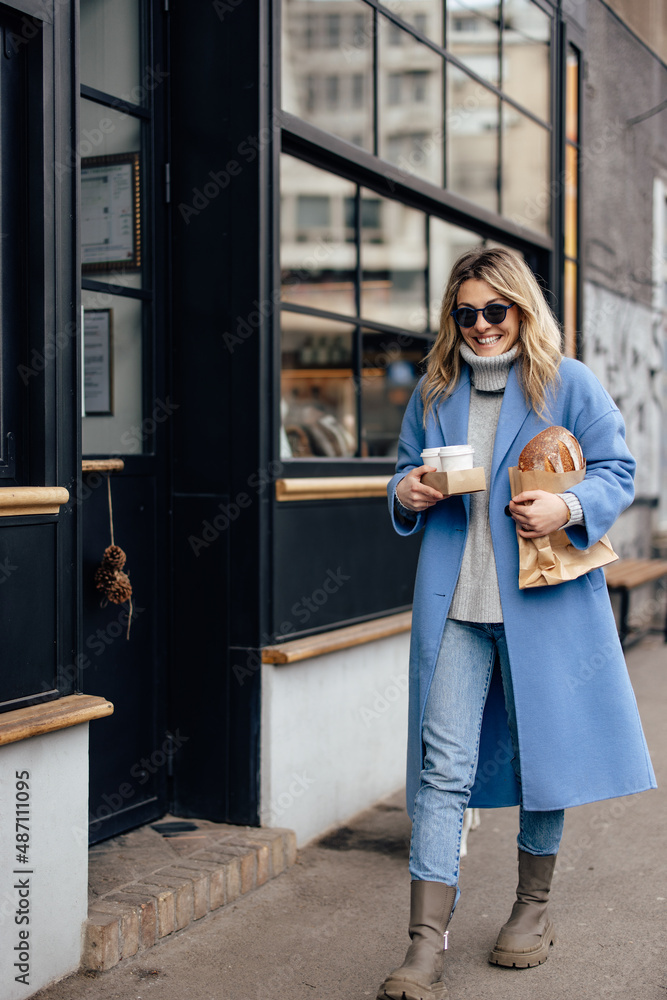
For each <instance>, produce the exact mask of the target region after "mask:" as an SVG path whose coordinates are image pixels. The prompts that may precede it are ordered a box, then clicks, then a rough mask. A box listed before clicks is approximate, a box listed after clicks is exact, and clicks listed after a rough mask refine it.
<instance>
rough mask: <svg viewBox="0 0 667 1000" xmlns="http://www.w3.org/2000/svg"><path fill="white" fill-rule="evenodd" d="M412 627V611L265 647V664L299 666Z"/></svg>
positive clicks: (263, 653)
mask: <svg viewBox="0 0 667 1000" xmlns="http://www.w3.org/2000/svg"><path fill="white" fill-rule="evenodd" d="M411 626H412V612H411V611H402V612H400V613H399V614H397V615H387V617H386V618H376V619H375V620H374V621H371V622H362V623H361V624H360V625H348V626H347V627H346V628H337V629H333V630H332V631H331V632H323V633H321V634H320V635H309V636H307V637H306V638H305V639H292V640H291V641H290V642H281V643H280V645H276V646H265V647H264V649H263V650H262V663H276V664H280V663H296V662H298V661H299V660H309V659H311V657H313V656H322V655H323V654H324V653H335V652H337V651H338V650H339V649H349V648H350V647H352V646H362V645H363V644H364V643H366V642H375V640H376V639H385V638H386V637H387V636H390V635H398V634H399V633H400V632H409V631H410V628H411Z"/></svg>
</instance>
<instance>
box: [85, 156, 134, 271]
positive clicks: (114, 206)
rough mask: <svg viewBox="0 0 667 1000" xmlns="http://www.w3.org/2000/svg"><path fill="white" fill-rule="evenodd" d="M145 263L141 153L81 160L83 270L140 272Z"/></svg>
mask: <svg viewBox="0 0 667 1000" xmlns="http://www.w3.org/2000/svg"><path fill="white" fill-rule="evenodd" d="M140 266H141V213H140V200H139V154H138V153H117V154H114V155H112V156H88V157H86V158H85V159H82V160H81V269H82V271H83V273H84V274H95V273H96V272H98V273H99V272H101V271H137V270H139V268H140Z"/></svg>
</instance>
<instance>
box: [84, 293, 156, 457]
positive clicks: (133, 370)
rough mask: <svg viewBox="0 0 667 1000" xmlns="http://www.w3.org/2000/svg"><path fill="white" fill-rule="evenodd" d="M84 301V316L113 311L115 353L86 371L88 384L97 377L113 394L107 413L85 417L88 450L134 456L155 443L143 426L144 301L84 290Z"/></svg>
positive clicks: (87, 452)
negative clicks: (146, 434) (109, 411)
mask: <svg viewBox="0 0 667 1000" xmlns="http://www.w3.org/2000/svg"><path fill="white" fill-rule="evenodd" d="M81 304H82V307H83V309H84V317H85V314H86V311H88V310H90V311H91V312H96V313H100V312H103V313H105V314H106V315H108V327H109V332H110V337H109V345H110V352H109V353H108V354H107V353H106V352H105V355H104V357H102V356H100V357H99V358H95V359H94V361H95V362H96V365H95V368H94V369H92V370H91V371H88V370H86V369H84V376H85V378H86V381H87V382H88V383H90V382H91V380H93V379H94V380H95V381H96V382H97V383H98V385H97V386H95V388H96V389H97V390H98V391H103V392H104V393H105V394H107V393H108V396H109V398H110V404H111V405H110V407H109V409H110V410H111V413H110V414H108V415H106V414H105V415H100V416H98V415H86V416H84V418H83V421H82V434H83V454H84V455H134V454H140V453H141V452H142V451H151V450H152V447H151V445H152V442H151V441H148V440H147V439H146V437H145V435H144V433H143V431H144V428H143V427H142V420H143V413H142V384H141V381H142V357H141V354H142V351H141V345H142V303H141V302H140V301H138V300H137V299H131V298H126V297H125V296H122V295H109V294H107V293H106V292H91V291H86V290H85V289H84V290H83V291H82V293H81ZM85 328H86V323H85V321H84V330H85ZM84 342H85V341H84ZM88 388H90V385H89V387H88Z"/></svg>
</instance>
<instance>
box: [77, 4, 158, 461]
mask: <svg viewBox="0 0 667 1000" xmlns="http://www.w3.org/2000/svg"><path fill="white" fill-rule="evenodd" d="M80 9H81V86H82V94H81V101H80V126H81V130H80V136H79V143H78V152H79V154H80V171H81V264H82V274H81V284H82V313H83V316H82V321H83V322H82V326H83V379H84V391H83V397H84V398H83V407H82V410H83V427H82V436H83V452H84V455H103V456H104V455H110V454H112V455H124V454H139V453H142V452H145V451H150V450H152V443H151V442H150V441H147V440H145V439H144V436H143V433H142V427H143V418H144V387H145V385H146V384H147V381H148V373H147V371H146V370H145V365H146V350H145V342H146V336H147V330H149V329H150V325H151V322H150V318H151V315H152V293H151V292H150V291H146V289H150V287H151V281H150V279H149V278H147V277H146V276H147V275H149V274H150V267H151V257H152V247H151V245H150V241H149V239H148V234H149V232H150V229H151V226H150V211H149V205H148V202H147V200H146V197H147V195H148V193H149V191H150V185H149V183H148V177H149V176H150V166H151V165H150V162H149V159H148V149H149V147H150V143H148V142H147V135H148V129H149V127H150V111H149V110H148V108H149V106H150V103H151V100H152V97H151V95H152V93H153V91H154V90H155V87H156V85H157V84H156V83H155V80H156V75H155V74H156V73H158V71H159V67H153V69H154V73H153V74H152V75H150V78H149V79H147V80H146V81H144V79H143V77H142V73H143V59H142V36H141V29H140V21H141V14H142V4H141V3H140V2H139V0H81V5H80ZM119 102H125V103H121V104H120V106H113V105H114V104H116V105H118V103H119Z"/></svg>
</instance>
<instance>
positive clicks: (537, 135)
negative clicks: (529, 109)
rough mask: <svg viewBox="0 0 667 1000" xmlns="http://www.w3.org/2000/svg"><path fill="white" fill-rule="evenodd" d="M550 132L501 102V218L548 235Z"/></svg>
mask: <svg viewBox="0 0 667 1000" xmlns="http://www.w3.org/2000/svg"><path fill="white" fill-rule="evenodd" d="M549 148H550V133H549V132H548V130H547V129H546V128H543V127H542V126H541V125H538V124H537V123H536V122H534V121H532V119H530V118H528V117H527V116H526V115H522V114H521V113H520V112H519V111H516V110H515V109H514V108H513V107H511V106H510V105H509V104H505V103H503V190H502V198H503V215H506V216H508V217H509V218H511V219H512V220H513V221H514V222H517V223H519V225H521V226H527V227H529V228H530V229H537V230H538V231H539V232H541V233H548V232H549V222H550V218H549V217H550V208H551V197H550V193H549Z"/></svg>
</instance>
